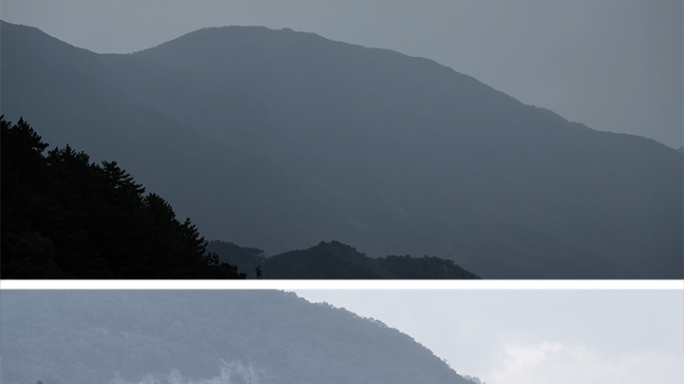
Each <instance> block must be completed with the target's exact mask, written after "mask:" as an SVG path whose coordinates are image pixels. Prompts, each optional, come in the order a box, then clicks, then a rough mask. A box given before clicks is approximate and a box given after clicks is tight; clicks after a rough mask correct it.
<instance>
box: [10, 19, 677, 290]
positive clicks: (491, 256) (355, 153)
mask: <svg viewBox="0 0 684 384" xmlns="http://www.w3.org/2000/svg"><path fill="white" fill-rule="evenodd" d="M1 32H2V42H1V43H2V57H1V63H0V64H1V70H2V89H1V91H2V95H1V107H2V113H4V114H5V115H6V117H7V118H8V119H10V120H14V121H16V120H18V118H19V116H24V117H25V118H26V119H27V120H29V121H31V122H32V124H34V125H35V126H41V127H45V130H44V131H42V135H43V137H44V139H45V141H47V142H50V143H53V144H56V145H60V146H63V145H64V144H66V143H70V144H71V145H72V146H74V147H78V148H82V149H83V150H85V151H86V152H88V153H89V154H91V156H92V157H93V158H94V159H95V160H99V159H113V158H114V159H117V160H118V161H119V163H120V164H121V166H122V167H123V168H125V169H127V170H128V171H130V172H131V173H133V174H135V175H136V179H137V180H140V181H141V182H142V183H144V184H145V185H146V186H147V187H148V189H149V190H153V191H156V192H158V193H160V194H162V195H163V196H165V198H166V199H168V201H169V202H170V203H171V204H172V205H173V207H174V209H175V210H176V211H177V212H178V213H179V216H181V217H186V216H189V217H192V218H193V222H194V223H196V225H197V226H198V228H199V230H200V231H201V232H202V234H203V235H204V236H205V237H207V238H215V239H225V240H229V241H232V242H235V243H237V244H253V245H255V246H257V247H259V248H261V249H264V250H265V251H266V252H267V253H268V254H277V253H281V252H285V251H288V250H291V249H303V248H305V247H307V246H310V245H311V244H317V243H318V242H320V241H321V240H322V239H331V238H334V239H338V240H339V241H341V242H343V243H345V244H352V245H354V247H358V248H359V249H363V250H364V252H367V253H368V255H369V256H371V257H379V256H385V255H391V254H394V255H404V254H410V255H414V256H416V255H426V254H427V255H435V256H438V257H444V258H449V259H452V260H454V261H455V262H456V263H457V264H459V265H461V266H463V267H464V268H466V269H467V270H469V271H472V272H474V273H476V274H478V275H480V276H483V277H485V278H682V277H683V274H684V272H683V271H684V265H683V264H684V262H683V260H682V259H683V257H682V255H683V253H684V250H683V246H682V244H683V243H684V241H683V235H682V233H683V232H684V230H683V229H684V228H683V224H682V222H683V221H684V220H683V213H682V212H683V211H684V209H683V204H682V200H683V196H684V193H683V189H682V184H683V182H682V177H683V176H682V175H683V173H684V172H683V166H682V155H681V153H678V152H677V151H676V150H673V149H671V148H668V147H666V146H664V145H661V144H659V143H657V142H655V141H653V140H649V139H645V138H642V137H638V136H632V135H626V134H614V133H607V132H598V131H594V130H592V129H589V128H587V127H586V126H584V125H582V124H578V123H573V122H568V121H566V120H565V119H563V118H561V117H560V116H558V115H556V114H554V113H553V112H551V111H548V110H545V109H540V108H536V107H533V106H528V105H524V104H522V103H520V102H518V101H517V100H515V99H513V98H512V97H510V96H507V95H505V94H503V93H501V92H498V91H496V90H494V89H492V88H490V87H488V86H486V85H484V84H482V83H480V82H479V81H477V80H475V79H473V78H472V77H469V76H465V75H462V74H459V73H457V72H455V71H453V70H452V69H450V68H447V67H445V66H442V65H439V64H437V63H435V62H433V61H430V60H427V59H421V58H414V57H408V56H405V55H402V54H400V53H397V52H393V51H389V50H383V49H369V48H364V47H360V46H355V45H350V44H345V43H340V42H334V41H330V40H327V39H325V38H323V37H320V36H317V35H315V34H311V33H301V32H293V31H291V30H280V31H275V30H269V29H266V28H261V27H225V28H209V29H203V30H199V31H196V32H193V33H190V34H187V35H184V36H182V37H180V38H178V39H175V40H173V41H170V42H167V43H165V44H162V45H160V46H158V47H155V48H151V49H148V50H145V51H141V52H137V53H134V54H127V55H118V54H116V55H115V54H110V55H99V54H95V53H92V52H89V51H86V50H83V49H78V48H74V47H72V46H70V45H68V44H66V43H63V42H60V41H58V40H57V39H54V38H52V37H49V36H48V35H45V34H44V33H42V32H40V31H38V30H37V29H35V28H29V27H23V26H17V25H12V24H8V23H4V22H3V23H2V31H1ZM48 123H50V124H51V125H49V124H48Z"/></svg>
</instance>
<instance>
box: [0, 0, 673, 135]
mask: <svg viewBox="0 0 684 384" xmlns="http://www.w3.org/2000/svg"><path fill="white" fill-rule="evenodd" d="M683 12H684V11H683V6H682V1H681V0H655V1H653V0H576V1H548V0H489V1H487V0H485V1H482V0H461V1H448V0H427V1H389V0H380V1H360V0H345V1H338V0H336V1H330V0H327V1H326V0H318V1H314V0H281V1H265V0H245V1H224V0H221V1H218V0H206V1H201V2H191V1H169V0H164V1H162V0H146V1H138V0H118V1H93V0H62V1H58V2H56V1H48V0H2V3H1V4H0V17H2V19H3V20H6V21H9V22H14V23H19V24H25V25H30V26H35V27H38V28H40V29H42V30H43V31H45V32H46V33H48V34H51V35H53V36H55V37H57V38H59V39H61V40H64V41H66V42H68V43H71V44H73V45H76V46H79V47H83V48H87V49H90V50H93V51H95V52H100V53H105V52H132V51H137V50H141V49H144V48H149V47H152V46H155V45H158V44H160V43H163V42H165V41H168V40H170V39H173V38H176V37H178V36H180V35H182V34H185V33H187V32H191V31H193V30H196V29H199V28H204V27H212V26H223V25H263V26H267V27H270V28H283V27H288V28H292V29H294V30H300V31H307V32H314V33H317V34H320V35H322V36H324V37H327V38H329V39H332V40H339V41H344V42H349V43H355V44H360V45H364V46H370V47H382V48H389V49H393V50H396V51H399V52H402V53H405V54H408V55H411V56H421V57H427V58H430V59H433V60H435V61H437V62H439V63H441V64H444V65H447V66H449V67H452V68H453V69H455V70H456V71H458V72H461V73H465V74H468V75H471V76H473V77H475V78H477V79H479V80H480V81H482V82H484V83H486V84H488V85H491V86H492V87H494V88H496V89H499V90H501V91H503V92H506V93H508V94H510V95H511V96H513V97H515V98H517V99H519V100H520V101H522V102H524V103H527V104H533V105H536V106H540V107H544V108H548V109H551V110H553V111H555V112H557V113H559V114H560V115H561V116H563V117H565V118H567V119H569V120H572V121H579V122H582V123H584V124H586V125H588V126H590V127H592V128H594V129H598V130H607V131H614V132H625V133H632V134H638V135H641V136H646V137H650V138H653V139H655V140H657V141H659V142H662V143H664V144H667V145H669V146H671V147H675V148H678V147H680V146H681V145H682V130H683V128H682V124H683V115H682V108H683V107H682V105H683V104H684V97H683V96H682V94H683V88H682V77H683V76H682V72H683V70H684V64H683V59H682V56H683V54H682V52H683V50H684V43H683V38H682V36H683V22H682V20H683Z"/></svg>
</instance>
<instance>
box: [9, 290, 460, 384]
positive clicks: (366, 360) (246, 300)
mask: <svg viewBox="0 0 684 384" xmlns="http://www.w3.org/2000/svg"><path fill="white" fill-rule="evenodd" d="M0 295H2V296H1V298H2V300H1V301H0V321H1V322H2V334H0V342H1V343H2V366H1V367H0V372H1V374H2V376H1V379H2V382H3V383H5V384H34V383H36V382H37V381H38V380H41V381H42V382H43V383H44V384H92V383H117V384H132V383H140V382H146V383H147V382H149V383H152V382H156V383H176V384H191V383H198V382H206V381H202V380H211V381H210V382H212V383H216V384H229V383H233V384H235V383H243V384H247V383H249V384H320V383H338V384H358V383H377V384H404V383H405V384H415V383H430V384H471V383H470V382H469V381H468V380H466V379H465V378H463V377H462V376H460V375H459V374H457V373H456V372H455V371H454V370H453V369H452V368H450V367H449V366H448V365H447V364H446V363H445V362H444V361H442V360H441V359H440V358H438V357H437V356H435V355H434V354H433V353H432V352H431V351H430V350H428V349H427V348H425V347H424V346H422V345H420V344H418V343H416V342H415V341H414V340H413V339H412V338H411V337H410V336H407V335H405V334H403V333H401V332H399V331H397V330H396V329H392V328H388V327H387V326H386V325H384V324H383V323H381V322H379V321H375V320H372V319H365V318H361V317H359V316H357V315H355V314H353V313H351V312H348V311H346V310H344V309H336V308H333V307H330V306H328V305H321V304H311V303H309V302H307V301H305V300H304V299H301V298H299V297H297V296H296V295H295V294H292V293H283V292H275V291H202V290H199V291H178V290H175V291H43V292H35V291H2V292H0Z"/></svg>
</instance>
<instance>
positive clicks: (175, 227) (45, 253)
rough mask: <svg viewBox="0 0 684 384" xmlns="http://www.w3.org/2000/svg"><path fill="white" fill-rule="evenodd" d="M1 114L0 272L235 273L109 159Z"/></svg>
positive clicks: (93, 275) (13, 275)
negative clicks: (56, 142)
mask: <svg viewBox="0 0 684 384" xmlns="http://www.w3.org/2000/svg"><path fill="white" fill-rule="evenodd" d="M0 120H1V122H2V138H1V139H2V270H1V274H2V275H1V276H2V278H3V279H21V278H30V279H40V278H53V279H54V278H65V279H68V278H86V279H109V278H114V279H117V278H126V279H138V278H146V279H154V278H167V279H169V278H173V279H180V278H217V279H219V278H241V277H244V275H240V274H238V273H237V268H236V267H234V266H231V265H228V264H225V263H223V264H221V263H219V261H218V258H217V257H216V255H214V254H206V253H205V246H206V242H205V241H204V238H203V237H200V235H199V232H198V231H197V228H196V227H195V226H194V225H193V224H192V223H191V222H190V219H186V220H185V221H184V222H180V221H179V220H178V219H177V218H176V215H175V213H174V212H173V209H172V207H171V205H169V203H168V202H166V201H165V200H164V199H163V198H161V197H160V196H158V195H156V194H153V193H151V194H147V195H145V194H144V191H145V189H144V188H143V186H142V185H140V184H137V183H135V181H134V180H133V177H131V175H129V174H128V173H126V172H125V171H124V170H122V169H121V168H119V167H118V166H117V163H116V162H103V163H102V165H98V164H94V163H91V162H90V159H89V157H88V155H87V154H85V153H84V152H76V151H75V150H74V149H72V148H71V147H69V146H68V145H67V146H66V147H64V148H54V149H52V150H51V151H49V152H48V153H47V156H45V155H44V151H45V149H46V148H47V147H48V144H46V143H43V142H42V141H41V137H40V136H39V135H38V134H37V133H36V132H35V131H34V130H33V128H31V127H30V126H29V125H28V124H27V123H26V122H25V121H24V120H22V119H20V120H19V122H17V123H16V124H14V125H12V124H11V123H10V122H8V121H5V119H4V116H3V117H1V118H0Z"/></svg>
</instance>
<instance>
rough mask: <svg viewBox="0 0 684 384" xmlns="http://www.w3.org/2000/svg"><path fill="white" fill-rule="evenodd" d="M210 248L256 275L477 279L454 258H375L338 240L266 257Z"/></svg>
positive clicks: (229, 246) (220, 245)
mask: <svg viewBox="0 0 684 384" xmlns="http://www.w3.org/2000/svg"><path fill="white" fill-rule="evenodd" d="M207 251H209V252H214V253H216V254H217V255H218V256H219V259H220V260H221V261H223V262H225V263H228V264H231V265H236V266H237V267H238V270H239V271H240V272H241V273H246V274H247V275H248V276H249V277H251V278H253V277H257V276H256V268H260V270H261V272H262V276H263V278H265V279H477V278H478V276H477V275H474V274H472V273H470V272H468V271H466V270H464V269H463V268H461V267H459V266H458V265H455V264H454V262H453V261H452V260H445V259H441V258H438V257H427V256H423V257H420V258H416V257H411V256H408V255H406V256H387V257H381V258H377V259H372V258H369V257H368V256H366V255H365V254H363V253H361V252H359V251H357V250H356V249H355V248H353V247H351V246H349V245H345V244H342V243H340V242H338V241H331V242H329V243H326V242H321V243H319V244H318V245H316V246H314V247H311V248H309V249H306V250H295V251H289V252H284V253H281V254H279V255H275V256H272V257H267V256H265V255H264V252H263V251H262V250H260V249H256V248H247V247H240V246H238V245H236V244H233V243H226V242H223V241H212V242H210V243H209V244H208V245H207Z"/></svg>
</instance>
